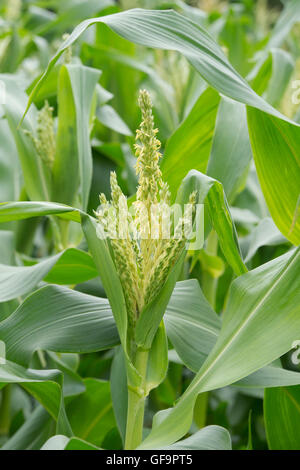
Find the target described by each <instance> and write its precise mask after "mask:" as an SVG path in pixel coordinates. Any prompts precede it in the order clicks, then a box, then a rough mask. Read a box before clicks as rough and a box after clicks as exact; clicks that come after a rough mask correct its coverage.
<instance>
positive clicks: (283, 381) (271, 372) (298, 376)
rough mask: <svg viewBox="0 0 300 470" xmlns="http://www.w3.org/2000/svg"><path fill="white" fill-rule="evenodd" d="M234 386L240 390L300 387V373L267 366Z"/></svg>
mask: <svg viewBox="0 0 300 470" xmlns="http://www.w3.org/2000/svg"><path fill="white" fill-rule="evenodd" d="M233 385H234V386H237V387H239V388H244V387H246V388H274V387H283V386H286V387H288V386H291V385H300V373H299V372H293V371H291V370H286V369H282V368H281V367H275V366H266V367H263V368H262V369H260V370H258V371H256V372H253V374H250V375H248V377H245V378H244V379H242V380H239V381H238V382H235V383H234V384H233Z"/></svg>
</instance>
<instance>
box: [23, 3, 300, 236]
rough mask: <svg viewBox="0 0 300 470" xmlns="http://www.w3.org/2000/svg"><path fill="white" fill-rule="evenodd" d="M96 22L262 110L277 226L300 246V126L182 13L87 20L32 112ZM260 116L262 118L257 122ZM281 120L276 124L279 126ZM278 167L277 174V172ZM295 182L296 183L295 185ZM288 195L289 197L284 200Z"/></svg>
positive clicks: (267, 181) (262, 155) (257, 129)
mask: <svg viewBox="0 0 300 470" xmlns="http://www.w3.org/2000/svg"><path fill="white" fill-rule="evenodd" d="M295 3H296V2H294V4H293V8H296V11H297V14H298V7H297V6H295ZM289 14H290V11H289ZM95 23H104V24H106V25H108V26H109V27H110V28H112V29H113V30H114V31H115V32H117V33H118V34H119V35H121V36H122V37H124V38H125V39H128V40H130V41H133V42H135V43H138V44H141V45H144V46H148V47H154V48H159V49H169V50H177V51H178V52H180V53H182V54H183V55H184V56H185V57H186V58H187V59H188V60H189V62H190V63H191V64H192V65H193V66H194V67H195V69H196V70H197V71H198V72H199V73H200V74H201V75H202V77H203V78H204V79H205V80H206V81H207V82H208V83H209V84H210V85H211V86H212V87H214V88H215V89H216V90H218V91H219V92H220V93H222V94H224V95H225V96H228V97H229V98H232V99H234V100H236V101H240V102H242V103H244V104H247V105H248V106H250V107H254V108H256V111H254V110H252V109H251V110H250V109H248V113H249V116H250V118H249V122H248V126H249V133H250V135H251V143H252V145H254V148H253V152H254V158H255V164H256V166H257V171H258V176H259V179H260V183H261V186H262V189H263V192H264V195H265V197H266V201H267V204H268V206H269V209H270V212H271V214H272V217H273V218H274V221H275V223H276V225H277V226H278V228H279V229H280V231H281V232H282V233H283V234H284V235H285V236H286V237H287V238H288V239H289V240H290V241H292V242H293V243H295V244H298V243H299V241H300V218H299V217H298V215H297V217H296V218H295V210H296V204H297V201H298V197H299V188H298V186H297V184H296V182H297V181H299V179H300V165H299V151H298V152H297V148H298V147H297V145H298V144H297V142H300V139H299V135H300V127H299V126H298V125H297V124H296V123H295V122H291V121H289V120H288V119H287V118H285V117H284V116H283V115H281V114H280V113H279V112H278V111H276V110H275V109H274V108H273V107H272V106H271V105H269V104H268V103H267V102H266V101H264V100H263V98H261V97H260V96H259V95H257V94H256V93H255V92H254V91H253V90H252V89H251V87H250V86H249V85H248V83H247V82H246V80H245V79H243V78H242V77H241V76H240V75H239V74H238V73H237V72H236V70H235V69H234V68H233V67H232V66H231V65H230V63H229V62H228V60H227V58H226V57H225V55H224V53H223V51H222V50H221V48H220V47H219V46H218V45H217V44H216V43H215V42H214V40H213V39H212V37H211V36H210V35H209V34H208V33H207V32H206V31H205V30H204V29H202V28H201V27H200V26H198V25H197V24H196V23H193V22H192V21H190V20H189V19H187V18H185V17H183V16H181V15H179V14H177V13H176V12H173V11H151V10H141V9H136V10H135V9H133V10H128V11H125V12H122V13H117V14H114V15H108V16H104V17H100V18H92V19H90V20H86V21H84V22H82V23H81V24H80V25H78V26H77V27H76V28H75V29H74V31H73V33H72V34H71V35H70V37H69V38H68V39H67V40H66V41H65V42H64V43H63V44H62V45H61V47H60V48H59V49H58V51H57V53H56V55H55V56H54V57H53V58H52V60H51V61H50V62H49V65H48V68H47V70H46V72H45V73H44V75H43V76H42V78H41V79H40V81H39V82H38V83H37V85H36V87H35V89H34V90H33V91H32V93H31V95H30V98H29V101H28V106H27V109H28V107H29V106H30V104H31V102H32V100H33V98H34V96H35V94H36V92H37V91H38V90H39V88H40V86H41V84H42V83H43V81H44V79H45V78H46V76H47V75H48V73H49V72H50V70H51V68H52V67H53V66H54V64H55V63H56V61H57V60H58V58H59V57H60V55H61V54H62V53H63V51H64V50H65V48H67V47H69V46H70V45H71V44H72V43H73V42H74V41H75V40H76V39H77V38H78V37H79V36H80V35H81V34H82V33H83V32H84V31H85V30H86V28H88V27H89V26H90V25H92V24H95ZM288 23H289V22H288ZM289 27H290V26H289ZM264 113H268V114H264ZM253 114H255V119H251V116H253ZM256 116H259V118H260V119H259V120H258V119H256ZM258 121H259V122H258ZM275 121H276V125H274V122H275ZM262 122H263V124H262ZM252 126H253V127H252ZM261 136H263V139H262V137H261ZM274 142H276V143H277V145H278V142H280V145H279V149H280V150H279V149H277V150H276V152H275V157H274V158H273V152H271V151H270V147H271V148H272V147H273V146H274ZM287 142H290V144H289V145H288V144H287ZM261 145H262V148H261ZM278 150H279V151H278ZM282 155H284V158H282ZM271 156H272V158H271ZM279 157H281V158H280V159H279ZM274 159H275V160H274ZM274 168H275V169H276V172H273V170H274ZM181 176H183V175H181ZM290 182H291V185H289V183H290ZM278 188H280V191H279V189H278ZM270 189H272V190H270ZM282 192H283V198H281V193H282ZM283 199H284V204H286V205H285V209H284V213H283V212H282V200H283Z"/></svg>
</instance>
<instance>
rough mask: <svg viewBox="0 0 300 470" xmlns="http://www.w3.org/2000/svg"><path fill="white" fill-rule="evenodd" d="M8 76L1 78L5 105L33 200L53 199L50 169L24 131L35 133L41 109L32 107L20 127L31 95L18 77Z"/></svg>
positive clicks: (28, 191) (27, 186)
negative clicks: (25, 90) (19, 127)
mask: <svg viewBox="0 0 300 470" xmlns="http://www.w3.org/2000/svg"><path fill="white" fill-rule="evenodd" d="M7 77H8V76H7V75H5V76H1V77H0V78H1V80H3V82H4V83H5V87H6V104H5V105H3V107H4V111H5V117H6V120H7V123H8V125H9V128H10V131H11V133H12V135H13V137H14V141H15V144H16V147H17V150H18V154H19V159H20V163H21V167H22V172H23V176H24V182H25V187H26V192H27V194H28V196H29V197H30V198H31V199H33V200H34V199H35V200H43V201H49V200H50V194H51V179H50V172H49V168H47V166H46V165H45V163H44V162H43V160H42V159H41V157H40V156H39V155H38V154H37V151H36V149H35V146H34V144H33V141H32V139H31V138H30V137H29V136H28V135H26V134H25V132H24V130H26V131H28V132H30V133H31V134H32V135H35V128H36V119H37V110H36V108H35V107H32V108H31V110H30V112H29V113H28V115H27V116H26V118H25V119H24V121H23V124H22V128H21V129H18V124H19V122H20V119H21V117H22V113H23V112H24V109H25V106H26V101H27V95H26V94H25V93H24V91H22V90H21V89H20V88H19V86H18V84H17V83H16V81H15V80H14V78H7Z"/></svg>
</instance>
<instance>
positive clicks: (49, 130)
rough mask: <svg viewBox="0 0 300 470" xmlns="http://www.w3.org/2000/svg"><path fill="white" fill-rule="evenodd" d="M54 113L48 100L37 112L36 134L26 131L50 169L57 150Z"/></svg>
mask: <svg viewBox="0 0 300 470" xmlns="http://www.w3.org/2000/svg"><path fill="white" fill-rule="evenodd" d="M52 113H53V108H52V107H51V106H49V103H48V101H46V102H45V105H44V106H43V108H41V109H40V110H39V111H38V113H37V130H36V136H33V135H32V133H31V132H28V131H25V133H26V134H28V135H29V136H30V137H31V139H32V141H33V143H34V145H35V148H36V151H37V153H38V155H39V157H40V158H41V159H42V160H43V162H44V163H45V164H46V165H47V166H48V167H49V168H50V169H51V168H52V167H53V163H54V159H55V151H56V141H55V132H54V121H53V115H52Z"/></svg>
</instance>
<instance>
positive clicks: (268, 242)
mask: <svg viewBox="0 0 300 470" xmlns="http://www.w3.org/2000/svg"><path fill="white" fill-rule="evenodd" d="M281 243H287V240H286V239H285V238H284V237H283V235H281V233H280V232H279V230H278V228H277V227H276V225H275V224H274V222H273V220H272V219H271V218H270V217H265V218H264V219H262V220H261V221H260V222H259V224H258V225H257V226H256V227H255V229H254V230H253V231H252V232H251V234H250V235H249V238H248V250H247V254H246V257H245V262H248V261H249V260H250V259H251V258H252V257H253V256H254V255H255V253H256V252H257V250H258V249H259V248H260V247H262V246H274V245H275V246H276V245H279V244H281Z"/></svg>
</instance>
